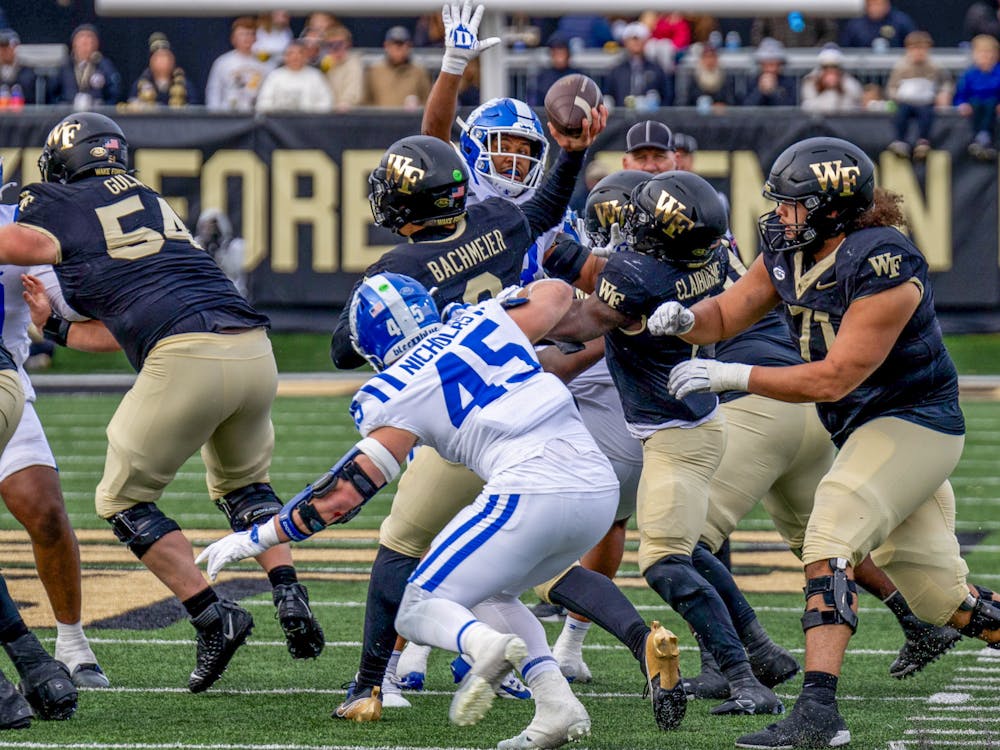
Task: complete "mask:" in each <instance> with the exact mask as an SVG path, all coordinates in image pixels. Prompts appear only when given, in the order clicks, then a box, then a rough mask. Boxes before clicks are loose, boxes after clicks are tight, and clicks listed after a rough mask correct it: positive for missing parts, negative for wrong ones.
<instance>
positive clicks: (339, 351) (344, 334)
mask: <svg viewBox="0 0 1000 750" xmlns="http://www.w3.org/2000/svg"><path fill="white" fill-rule="evenodd" d="M360 284H361V282H360V281H359V282H358V283H357V284H355V285H354V288H353V289H351V296H350V297H348V298H347V304H346V305H344V309H343V310H341V312H340V317H339V318H337V325H336V327H335V328H334V329H333V336H331V337H330V359H331V360H333V364H334V366H335V367H336V368H337V369H338V370H354V369H357V368H358V367H361V366H362V365H363V364H365V358H364V357H362V356H361V355H360V354H358V353H357V352H356V351H355V350H354V345H353V344H351V324H350V314H351V300H352V299H354V292H355V291H357V288H358V286H359V285H360Z"/></svg>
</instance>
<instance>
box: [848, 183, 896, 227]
mask: <svg viewBox="0 0 1000 750" xmlns="http://www.w3.org/2000/svg"><path fill="white" fill-rule="evenodd" d="M872 227H896V228H897V229H901V230H902V229H906V217H905V216H904V215H903V196H902V195H900V194H899V193H894V192H892V191H890V190H886V189H885V188H875V200H874V201H872V205H871V207H870V208H869V209H868V210H867V211H865V212H864V213H863V214H861V215H860V216H859V217H858V218H856V219H855V220H854V221H852V222H851V223H850V225H849V226H848V227H847V230H848V232H856V231H858V230H859V229H871V228H872Z"/></svg>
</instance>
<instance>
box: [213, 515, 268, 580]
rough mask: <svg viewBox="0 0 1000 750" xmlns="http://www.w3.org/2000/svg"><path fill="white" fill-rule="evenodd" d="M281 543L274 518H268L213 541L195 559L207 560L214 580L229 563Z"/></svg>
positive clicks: (254, 555) (252, 555) (257, 553)
mask: <svg viewBox="0 0 1000 750" xmlns="http://www.w3.org/2000/svg"><path fill="white" fill-rule="evenodd" d="M280 543H281V542H280V540H279V539H278V530H277V528H276V527H275V525H274V519H273V518H268V519H267V520H265V521H262V522H261V523H259V524H256V525H254V526H253V528H251V529H250V530H249V531H234V532H233V533H232V534H227V535H226V536H224V537H222V539H220V540H219V541H217V542H212V544H210V545H208V546H207V547H205V549H203V550H202V551H201V554H200V555H198V557H197V558H196V559H195V564H200V563H203V562H206V561H207V562H208V565H207V572H208V577H209V579H210V580H213V581H214V580H215V578H216V576H218V575H219V571H220V570H222V569H223V568H224V567H225V566H226V565H228V564H229V563H231V562H237V561H238V560H244V559H246V558H248V557H257V555H259V554H260V553H261V552H266V551H267V550H269V549H271V547H273V546H274V545H276V544H280Z"/></svg>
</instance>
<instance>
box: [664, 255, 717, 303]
mask: <svg viewBox="0 0 1000 750" xmlns="http://www.w3.org/2000/svg"><path fill="white" fill-rule="evenodd" d="M721 283H722V264H721V263H719V261H714V262H712V263H709V264H708V265H706V266H703V267H701V268H699V269H698V270H696V271H692V272H691V273H689V274H688V275H687V276H686V277H684V278H681V279H677V281H675V282H674V288H675V289H676V290H677V299H678V301H680V300H685V299H691V298H692V297H698V296H700V295H702V294H704V293H705V292H707V291H708V290H709V289H712V288H713V287H716V286H718V285H719V284H721Z"/></svg>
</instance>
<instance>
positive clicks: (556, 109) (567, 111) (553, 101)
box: [545, 73, 604, 136]
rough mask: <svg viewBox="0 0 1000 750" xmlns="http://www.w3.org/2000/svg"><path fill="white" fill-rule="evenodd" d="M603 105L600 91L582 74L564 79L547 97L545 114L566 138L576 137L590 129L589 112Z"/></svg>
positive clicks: (590, 79) (559, 81)
mask: <svg viewBox="0 0 1000 750" xmlns="http://www.w3.org/2000/svg"><path fill="white" fill-rule="evenodd" d="M603 101H604V95H603V94H602V93H601V89H600V87H599V86H598V85H597V83H595V82H594V79H593V78H589V77H587V76H585V75H583V74H582V73H573V74H572V75H568V76H563V77H562V78H560V79H559V80H557V81H556V82H555V83H553V84H552V86H551V87H550V88H549V90H548V92H547V93H546V94H545V114H546V115H547V116H548V118H549V122H551V123H552V125H553V126H554V127H555V129H556V130H558V131H559V132H560V133H562V134H563V135H569V136H577V135H580V134H581V133H582V132H583V129H584V128H585V127H589V126H590V117H591V114H590V111H591V109H593V108H595V107H597V106H599V105H600V104H601V102H603Z"/></svg>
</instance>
